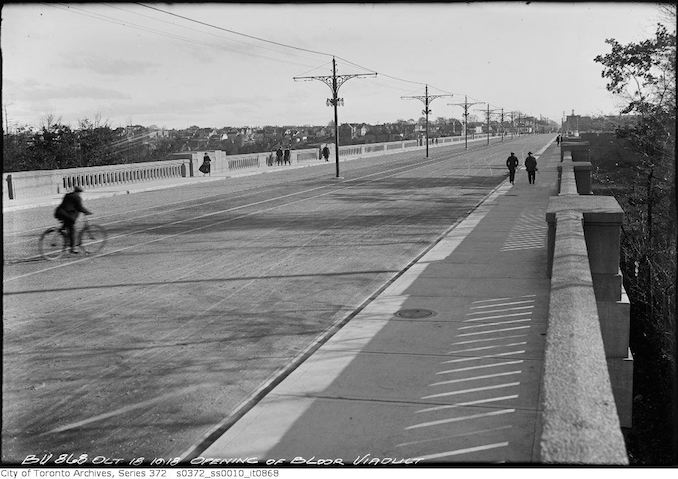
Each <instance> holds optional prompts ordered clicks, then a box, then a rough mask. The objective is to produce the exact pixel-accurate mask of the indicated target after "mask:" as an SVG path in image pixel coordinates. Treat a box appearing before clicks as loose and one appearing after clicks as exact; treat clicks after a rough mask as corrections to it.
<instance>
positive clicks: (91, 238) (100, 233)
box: [38, 216, 108, 261]
mask: <svg viewBox="0 0 678 479" xmlns="http://www.w3.org/2000/svg"><path fill="white" fill-rule="evenodd" d="M107 237H108V233H107V232H106V229H105V228H104V227H103V226H101V225H97V224H94V223H90V222H89V221H88V220H87V217H86V216H85V217H84V225H83V227H82V229H81V230H80V232H79V233H78V236H77V243H76V246H79V247H80V249H81V250H82V251H84V252H85V253H87V254H96V253H98V252H99V251H101V250H102V249H103V248H104V245H105V244H106V239H107ZM38 245H39V248H40V255H41V256H42V257H43V258H45V259H47V260H50V261H53V260H56V259H59V258H61V256H63V254H64V252H65V251H66V249H67V248H68V232H67V231H66V228H64V227H63V226H54V227H52V228H48V229H47V230H45V232H44V233H42V235H40V241H39V244H38Z"/></svg>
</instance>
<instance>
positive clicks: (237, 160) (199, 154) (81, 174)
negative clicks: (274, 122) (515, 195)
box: [2, 135, 497, 203]
mask: <svg viewBox="0 0 678 479" xmlns="http://www.w3.org/2000/svg"><path fill="white" fill-rule="evenodd" d="M491 137H492V138H496V137H497V135H491ZM486 138H487V137H486V135H483V136H482V137H481V136H478V137H476V138H475V139H473V138H469V142H471V141H481V140H485V139H486ZM463 140H464V138H463V137H448V138H438V143H436V140H435V139H430V141H429V143H430V145H429V146H433V147H436V146H441V145H442V144H449V143H451V142H460V141H463ZM327 146H328V147H329V148H330V157H329V159H328V160H329V161H335V156H334V155H335V149H334V144H332V143H329V144H327ZM425 146H426V145H425V144H420V142H419V141H418V140H408V141H395V142H386V143H370V144H365V145H345V146H340V147H339V155H340V160H341V161H348V160H354V159H357V158H363V157H369V156H380V155H384V154H391V153H398V152H400V151H403V150H410V149H423V148H425ZM205 154H208V155H209V157H210V160H211V161H210V173H209V174H210V175H214V176H230V175H233V174H236V175H240V174H247V173H248V172H256V171H263V170H274V169H278V168H282V167H284V165H277V164H276V163H275V152H263V153H250V154H244V155H228V156H227V155H226V153H225V152H224V151H221V150H209V151H205V150H202V151H195V152H186V153H177V154H174V155H172V158H171V159H167V160H163V161H153V162H146V163H128V164H121V165H107V166H92V167H86V168H67V169H60V170H38V171H21V172H16V173H3V187H2V188H3V201H4V202H7V203H8V202H11V201H12V200H15V199H28V198H39V197H45V196H53V195H60V194H63V193H65V192H67V191H72V190H73V188H74V187H75V186H80V187H83V188H85V189H88V190H91V189H103V188H105V187H106V186H111V185H120V184H129V183H138V182H157V181H159V180H164V179H171V178H188V177H192V176H199V175H201V174H202V173H200V172H199V170H198V168H199V167H200V165H201V164H202V162H203V157H204V155H205ZM314 160H320V151H319V149H315V148H313V149H311V148H306V149H299V150H294V149H293V150H291V151H290V162H291V164H292V165H295V164H297V165H308V164H313V162H314ZM323 163H324V162H323Z"/></svg>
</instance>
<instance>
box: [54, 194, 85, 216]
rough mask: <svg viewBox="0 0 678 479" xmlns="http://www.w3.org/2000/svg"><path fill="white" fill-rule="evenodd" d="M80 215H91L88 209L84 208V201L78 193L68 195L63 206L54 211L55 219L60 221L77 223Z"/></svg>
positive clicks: (65, 196) (63, 201)
mask: <svg viewBox="0 0 678 479" xmlns="http://www.w3.org/2000/svg"><path fill="white" fill-rule="evenodd" d="M80 213H85V214H87V215H89V214H91V213H90V211H89V210H88V209H87V208H85V207H84V206H82V200H81V199H80V195H79V194H78V193H66V195H64V199H63V200H62V201H61V204H60V205H59V206H57V209H56V210H55V211H54V217H55V218H56V219H58V220H62V221H68V222H71V223H75V220H77V219H78V215H79V214H80Z"/></svg>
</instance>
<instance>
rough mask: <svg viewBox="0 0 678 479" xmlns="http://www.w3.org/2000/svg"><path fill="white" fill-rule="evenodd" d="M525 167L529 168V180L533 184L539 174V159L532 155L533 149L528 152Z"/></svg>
mask: <svg viewBox="0 0 678 479" xmlns="http://www.w3.org/2000/svg"><path fill="white" fill-rule="evenodd" d="M525 169H526V170H527V181H528V183H530V184H531V185H533V184H534V180H535V178H536V176H537V175H536V173H537V159H536V158H535V157H534V156H532V152H531V151H530V152H528V153H527V158H525Z"/></svg>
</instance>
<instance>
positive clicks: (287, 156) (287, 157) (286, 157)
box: [283, 146, 292, 165]
mask: <svg viewBox="0 0 678 479" xmlns="http://www.w3.org/2000/svg"><path fill="white" fill-rule="evenodd" d="M283 158H284V160H283V162H284V164H287V163H289V164H290V165H291V164H292V162H291V161H290V148H289V146H288V147H287V148H285V153H284V156H283Z"/></svg>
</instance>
